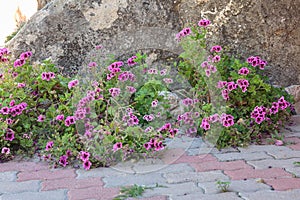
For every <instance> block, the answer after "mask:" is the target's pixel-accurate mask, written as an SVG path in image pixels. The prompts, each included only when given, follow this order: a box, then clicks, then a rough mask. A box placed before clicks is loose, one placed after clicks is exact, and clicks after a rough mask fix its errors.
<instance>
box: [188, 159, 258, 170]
mask: <svg viewBox="0 0 300 200" xmlns="http://www.w3.org/2000/svg"><path fill="white" fill-rule="evenodd" d="M190 165H191V166H192V167H194V168H195V169H196V171H197V172H205V171H212V170H237V169H245V168H253V167H251V166H250V165H248V164H246V162H245V161H244V160H236V161H230V162H219V161H210V162H203V163H191V164H190Z"/></svg>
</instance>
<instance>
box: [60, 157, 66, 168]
mask: <svg viewBox="0 0 300 200" xmlns="http://www.w3.org/2000/svg"><path fill="white" fill-rule="evenodd" d="M67 159H68V157H67V156H66V155H63V156H61V157H60V158H59V164H61V165H62V166H63V167H66V166H67V164H68V161H67Z"/></svg>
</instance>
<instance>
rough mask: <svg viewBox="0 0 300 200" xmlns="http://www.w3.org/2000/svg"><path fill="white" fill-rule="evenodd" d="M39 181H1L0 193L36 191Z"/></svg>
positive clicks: (38, 187)
mask: <svg viewBox="0 0 300 200" xmlns="http://www.w3.org/2000/svg"><path fill="white" fill-rule="evenodd" d="M39 189H40V181H24V182H1V187H0V193H4V194H5V193H20V192H37V191H39Z"/></svg>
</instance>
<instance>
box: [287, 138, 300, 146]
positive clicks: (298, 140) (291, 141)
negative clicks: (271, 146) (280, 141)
mask: <svg viewBox="0 0 300 200" xmlns="http://www.w3.org/2000/svg"><path fill="white" fill-rule="evenodd" d="M284 141H285V142H286V143H292V144H297V143H300V138H298V137H287V138H284Z"/></svg>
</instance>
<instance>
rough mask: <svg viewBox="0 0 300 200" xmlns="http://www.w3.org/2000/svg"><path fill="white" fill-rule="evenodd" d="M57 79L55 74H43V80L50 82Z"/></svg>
mask: <svg viewBox="0 0 300 200" xmlns="http://www.w3.org/2000/svg"><path fill="white" fill-rule="evenodd" d="M54 78H55V74H54V73H53V72H43V73H42V80H45V81H50V80H51V79H54Z"/></svg>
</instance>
